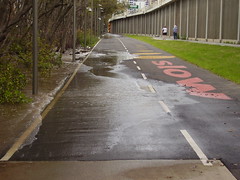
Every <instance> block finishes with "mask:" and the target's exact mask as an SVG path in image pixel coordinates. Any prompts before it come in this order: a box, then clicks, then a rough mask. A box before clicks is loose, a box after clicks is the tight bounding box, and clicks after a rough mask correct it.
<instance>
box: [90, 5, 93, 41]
mask: <svg viewBox="0 0 240 180" xmlns="http://www.w3.org/2000/svg"><path fill="white" fill-rule="evenodd" d="M91 9H92V11H91V32H90V33H91V35H90V38H91V40H90V41H91V44H92V36H93V0H92V3H91Z"/></svg>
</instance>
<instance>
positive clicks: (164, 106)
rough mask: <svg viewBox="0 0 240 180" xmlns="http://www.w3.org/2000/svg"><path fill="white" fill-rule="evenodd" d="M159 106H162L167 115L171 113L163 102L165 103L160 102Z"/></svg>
mask: <svg viewBox="0 0 240 180" xmlns="http://www.w3.org/2000/svg"><path fill="white" fill-rule="evenodd" d="M159 104H160V105H161V106H162V108H163V110H164V111H165V112H166V113H170V112H171V111H170V109H169V108H168V106H167V105H166V104H165V103H164V102H163V101H159Z"/></svg>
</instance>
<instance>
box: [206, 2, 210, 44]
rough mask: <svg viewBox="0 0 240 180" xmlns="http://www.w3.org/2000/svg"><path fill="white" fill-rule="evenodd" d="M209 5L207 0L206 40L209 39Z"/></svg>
mask: <svg viewBox="0 0 240 180" xmlns="http://www.w3.org/2000/svg"><path fill="white" fill-rule="evenodd" d="M208 6H209V3H208V0H207V7H206V32H205V39H206V41H207V40H208V19H209V17H208V14H209V10H208V9H209V8H208Z"/></svg>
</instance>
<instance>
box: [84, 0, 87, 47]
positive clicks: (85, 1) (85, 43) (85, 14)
mask: <svg viewBox="0 0 240 180" xmlns="http://www.w3.org/2000/svg"><path fill="white" fill-rule="evenodd" d="M86 47H87V0H84V49H86Z"/></svg>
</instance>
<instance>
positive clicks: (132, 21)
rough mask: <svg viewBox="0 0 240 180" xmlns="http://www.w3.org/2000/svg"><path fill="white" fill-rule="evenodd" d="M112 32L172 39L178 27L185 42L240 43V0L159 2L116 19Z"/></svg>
mask: <svg viewBox="0 0 240 180" xmlns="http://www.w3.org/2000/svg"><path fill="white" fill-rule="evenodd" d="M109 22H110V23H111V32H112V33H117V34H123V33H129V34H145V35H152V36H161V30H162V28H163V26H166V27H167V28H168V36H172V33H173V31H172V29H173V26H174V25H175V24H176V25H177V26H178V32H179V36H180V38H182V39H192V40H204V41H215V42H227V41H229V42H235V43H239V42H240V0H158V1H157V2H156V3H155V4H152V5H151V6H149V7H146V8H144V9H141V10H137V11H135V12H134V13H133V12H131V13H129V12H125V13H123V14H120V15H116V16H113V17H112V18H111V19H110V21H109Z"/></svg>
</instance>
